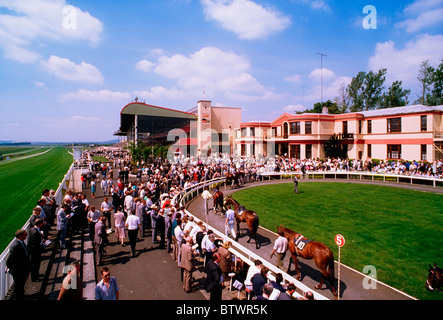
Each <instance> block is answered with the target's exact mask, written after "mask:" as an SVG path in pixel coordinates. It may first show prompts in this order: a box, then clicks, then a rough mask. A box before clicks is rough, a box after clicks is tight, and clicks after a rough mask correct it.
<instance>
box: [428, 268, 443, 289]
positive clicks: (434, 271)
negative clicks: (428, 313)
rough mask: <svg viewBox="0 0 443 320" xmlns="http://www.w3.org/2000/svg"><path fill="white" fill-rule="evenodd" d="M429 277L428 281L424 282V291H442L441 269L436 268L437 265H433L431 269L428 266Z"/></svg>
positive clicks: (442, 274)
mask: <svg viewBox="0 0 443 320" xmlns="http://www.w3.org/2000/svg"><path fill="white" fill-rule="evenodd" d="M428 272H429V275H428V280H426V285H425V287H426V289H427V290H429V291H431V292H434V291H435V290H437V291H443V290H442V288H443V269H440V268H439V267H437V264H435V263H434V266H433V267H432V266H431V265H429V270H428Z"/></svg>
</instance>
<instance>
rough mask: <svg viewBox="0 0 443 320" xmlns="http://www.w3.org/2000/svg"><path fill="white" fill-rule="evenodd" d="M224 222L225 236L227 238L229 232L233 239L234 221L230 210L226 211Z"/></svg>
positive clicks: (233, 214) (233, 215) (233, 213)
mask: <svg viewBox="0 0 443 320" xmlns="http://www.w3.org/2000/svg"><path fill="white" fill-rule="evenodd" d="M225 216H226V221H225V236H228V233H229V230H230V231H231V234H232V238H233V239H235V238H236V235H235V230H234V221H235V212H234V210H232V209H229V210H228V211H226V214H225Z"/></svg>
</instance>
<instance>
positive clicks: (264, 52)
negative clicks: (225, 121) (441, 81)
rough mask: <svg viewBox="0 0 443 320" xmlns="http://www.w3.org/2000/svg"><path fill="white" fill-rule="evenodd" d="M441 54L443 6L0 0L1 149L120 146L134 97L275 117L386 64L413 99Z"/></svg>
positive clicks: (442, 2) (429, 1)
mask: <svg viewBox="0 0 443 320" xmlns="http://www.w3.org/2000/svg"><path fill="white" fill-rule="evenodd" d="M442 59H443V0H409V1H398V0H392V1H378V0H374V1H369V0H365V1H360V0H353V1H344V0H341V1H333V0H273V1H271V0H267V1H264V0H131V1H110V0H107V1H105V0H94V1H91V0H0V141H14V142H24V141H26V142H37V141H38V142H43V141H45V142H86V141H108V140H111V139H115V138H116V137H115V136H113V133H114V132H115V131H117V130H118V129H119V126H120V111H121V110H122V108H123V107H124V106H125V105H127V104H128V103H130V102H132V101H133V100H134V99H135V97H138V98H139V101H141V102H146V103H147V104H151V105H156V106H160V107H165V108H172V109H176V110H181V111H188V110H190V109H191V108H193V107H195V106H196V105H197V101H199V100H210V101H212V105H213V106H225V107H241V108H242V119H241V120H242V122H248V121H272V120H274V119H276V118H277V117H278V116H280V115H281V114H283V113H285V112H289V113H293V112H296V111H303V110H305V109H311V108H312V106H313V104H314V103H316V102H320V101H326V100H328V99H331V100H333V99H334V98H335V97H336V96H338V90H339V88H340V87H341V86H342V85H347V84H349V83H350V81H351V79H352V78H353V77H354V76H356V75H357V73H358V72H360V71H365V72H368V71H370V70H372V71H374V72H376V71H378V70H379V69H381V68H386V69H387V76H386V77H387V79H386V82H385V86H386V87H389V86H390V85H391V84H392V82H394V81H396V80H401V81H402V82H403V88H405V89H410V90H411V95H410V97H409V100H410V101H411V102H413V101H415V100H416V99H417V98H418V96H419V92H420V85H419V82H418V80H417V74H418V70H419V67H420V64H421V62H422V61H425V60H429V62H430V64H431V65H432V66H434V67H436V66H438V64H439V63H440V62H441V60H442ZM322 67H323V68H322ZM322 78H323V81H322V80H321V79H322ZM322 98H323V99H322Z"/></svg>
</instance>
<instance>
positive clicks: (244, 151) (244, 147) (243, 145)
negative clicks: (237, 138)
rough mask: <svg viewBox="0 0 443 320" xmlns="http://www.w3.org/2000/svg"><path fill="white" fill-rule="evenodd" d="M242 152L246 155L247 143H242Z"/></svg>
mask: <svg viewBox="0 0 443 320" xmlns="http://www.w3.org/2000/svg"><path fill="white" fill-rule="evenodd" d="M240 153H241V155H242V156H244V155H246V145H245V144H244V143H242V145H241V150H240Z"/></svg>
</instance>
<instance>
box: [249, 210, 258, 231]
mask: <svg viewBox="0 0 443 320" xmlns="http://www.w3.org/2000/svg"><path fill="white" fill-rule="evenodd" d="M258 222H259V220H258V214H257V213H255V212H254V221H252V230H251V231H252V234H253V235H256V234H257V230H258Z"/></svg>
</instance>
